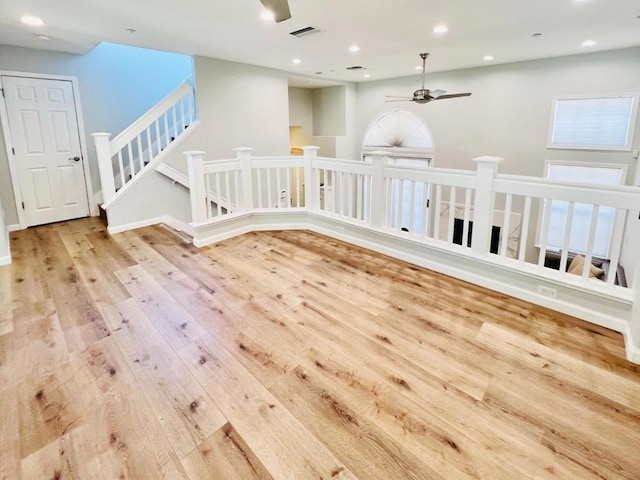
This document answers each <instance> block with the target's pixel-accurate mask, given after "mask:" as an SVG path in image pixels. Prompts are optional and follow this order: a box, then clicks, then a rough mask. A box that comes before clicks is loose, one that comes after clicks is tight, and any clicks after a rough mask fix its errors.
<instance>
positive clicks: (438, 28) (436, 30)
mask: <svg viewBox="0 0 640 480" xmlns="http://www.w3.org/2000/svg"><path fill="white" fill-rule="evenodd" d="M448 31H449V27H447V26H446V25H444V24H442V23H441V24H440V25H436V26H435V28H434V29H433V33H438V34H442V33H447V32H448Z"/></svg>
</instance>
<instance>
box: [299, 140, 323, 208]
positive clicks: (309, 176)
mask: <svg viewBox="0 0 640 480" xmlns="http://www.w3.org/2000/svg"><path fill="white" fill-rule="evenodd" d="M318 150H320V147H316V146H313V145H308V146H306V147H302V151H303V152H304V205H305V208H306V209H307V210H310V211H315V210H317V209H318V208H319V207H320V199H319V198H316V197H315V192H316V185H314V182H313V160H314V159H315V158H316V157H317V156H318Z"/></svg>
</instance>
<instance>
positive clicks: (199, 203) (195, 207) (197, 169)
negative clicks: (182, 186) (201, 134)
mask: <svg viewBox="0 0 640 480" xmlns="http://www.w3.org/2000/svg"><path fill="white" fill-rule="evenodd" d="M205 153H206V152H202V151H200V150H190V151H188V152H184V154H185V155H186V156H187V166H188V168H189V194H190V196H191V216H192V222H193V223H194V224H195V225H199V224H201V223H204V222H206V221H207V186H206V183H205V180H204V154H205Z"/></svg>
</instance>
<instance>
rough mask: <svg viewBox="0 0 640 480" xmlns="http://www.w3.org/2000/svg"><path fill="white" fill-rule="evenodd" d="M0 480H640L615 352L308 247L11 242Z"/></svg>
mask: <svg viewBox="0 0 640 480" xmlns="http://www.w3.org/2000/svg"><path fill="white" fill-rule="evenodd" d="M11 247H12V250H13V253H14V263H13V264H12V265H11V266H7V267H0V311H1V314H0V478H2V479H7V480H20V479H23V480H31V479H45V480H49V479H71V478H73V479H91V480H92V479H102V478H104V479H119V478H122V479H151V480H155V479H161V478H162V479H186V478H189V479H239V480H251V479H259V480H265V479H296V480H301V479H327V480H332V479H356V478H357V479H360V480H369V479H385V480H390V479H391V480H395V479H430V480H443V479H455V480H471V479H491V480H500V479H504V480H519V479H530V480H533V479H535V480H542V479H562V480H567V479H580V480H591V479H594V480H595V479H607V480H612V479H639V478H640V456H639V452H640V369H639V368H638V367H637V366H635V365H631V364H629V363H628V362H627V361H626V360H625V359H624V347H623V342H622V338H621V336H620V335H618V334H616V333H614V332H611V331H608V330H606V329H603V328H599V327H596V326H593V325H591V324H587V323H584V322H581V321H578V320H576V319H573V318H570V317H567V316H564V315H561V314H558V313H554V312H552V311H549V310H545V309H543V308H540V307H536V306H533V305H531V304H528V303H526V302H522V301H519V300H515V299H513V298H510V297H507V296H504V295H500V294H497V293H494V292H491V291H488V290H485V289H482V288H479V287H475V286H472V285H469V284H466V283H464V282H461V281H457V280H454V279H451V278H448V277H445V276H443V275H439V274H436V273H433V272H430V271H428V270H424V269H421V268H416V267H414V266H411V265H408V264H405V263H403V262H400V261H397V260H394V259H391V258H388V257H384V256H381V255H378V254H374V253H372V252H369V251H366V250H363V249H360V248H357V247H354V246H351V245H348V244H344V243H341V242H338V241H335V240H332V239H329V238H326V237H322V236H319V235H315V234H312V233H309V232H265V233H256V234H248V235H244V236H242V237H239V238H236V239H232V240H229V241H226V242H222V243H220V244H218V245H215V246H211V247H208V248H203V249H196V248H194V247H192V246H191V245H189V244H184V243H182V242H181V241H180V240H179V239H177V238H176V237H174V236H173V235H172V234H171V233H170V232H168V231H167V230H165V229H163V228H162V227H149V228H144V229H140V230H137V231H133V232H127V233H123V234H118V235H114V236H113V237H110V236H109V235H107V234H106V232H105V229H104V227H103V226H102V225H101V224H100V223H99V222H98V221H96V220H95V219H87V220H79V221H74V222H68V223H62V224H57V225H50V226H45V227H39V228H35V229H29V230H26V231H21V232H15V233H12V234H11Z"/></svg>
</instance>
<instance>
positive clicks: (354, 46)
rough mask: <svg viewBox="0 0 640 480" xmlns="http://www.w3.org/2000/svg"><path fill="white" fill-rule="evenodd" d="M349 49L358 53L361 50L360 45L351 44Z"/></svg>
mask: <svg viewBox="0 0 640 480" xmlns="http://www.w3.org/2000/svg"><path fill="white" fill-rule="evenodd" d="M349 51H350V52H351V53H358V52H359V51H360V47H359V46H358V45H351V46H350V47H349Z"/></svg>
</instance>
